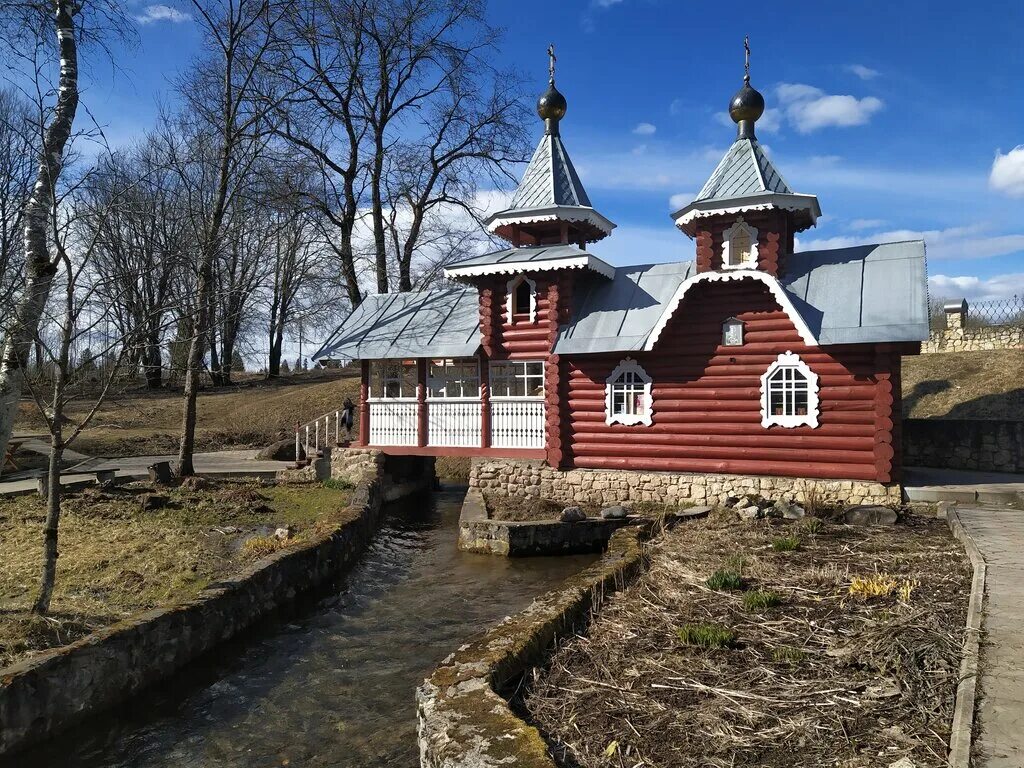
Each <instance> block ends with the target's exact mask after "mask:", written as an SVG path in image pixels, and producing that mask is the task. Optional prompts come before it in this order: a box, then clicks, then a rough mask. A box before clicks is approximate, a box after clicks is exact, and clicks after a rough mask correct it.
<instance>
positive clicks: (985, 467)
mask: <svg viewBox="0 0 1024 768" xmlns="http://www.w3.org/2000/svg"><path fill="white" fill-rule="evenodd" d="M903 463H904V464H906V465H907V466H914V467H939V468H943V469H974V470H980V471H983V472H1024V421H997V420H989V419H904V420H903Z"/></svg>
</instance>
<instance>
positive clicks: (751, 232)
mask: <svg viewBox="0 0 1024 768" xmlns="http://www.w3.org/2000/svg"><path fill="white" fill-rule="evenodd" d="M740 230H743V231H745V232H746V233H747V235H748V236H749V237H750V257H749V258H747V259H744V260H743V261H741V262H740V263H739V264H730V263H729V255H730V253H731V251H732V239H733V237H734V236H735V235H736V233H737V232H739V231H740ZM759 255H760V254H759V252H758V246H757V230H756V229H754V227H752V226H750V225H749V224H747V222H745V221H744V220H743V217H742V216H740V217H739V218H738V219H736V222H735V223H734V224H733V225H732V226H731V227H729V228H728V229H727V230H725V232H723V233H722V269H757V259H758V257H759Z"/></svg>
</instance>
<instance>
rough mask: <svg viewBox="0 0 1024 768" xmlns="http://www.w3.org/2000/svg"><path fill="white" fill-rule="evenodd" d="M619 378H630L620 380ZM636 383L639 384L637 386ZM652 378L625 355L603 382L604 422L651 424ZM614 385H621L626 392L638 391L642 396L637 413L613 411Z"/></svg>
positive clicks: (638, 364) (647, 425)
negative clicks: (641, 405)
mask: <svg viewBox="0 0 1024 768" xmlns="http://www.w3.org/2000/svg"><path fill="white" fill-rule="evenodd" d="M620 378H626V379H631V380H628V381H622V382H620V381H619V379H620ZM637 384H639V385H640V386H639V387H637ZM653 384H654V380H653V379H652V378H651V377H650V375H649V374H648V373H647V371H645V370H644V368H643V366H642V365H640V363H638V362H637V361H636V360H634V359H633V358H631V357H627V358H626V359H625V360H623V361H622V362H621V363H619V364H618V365H617V366H616V367H615V370H613V371H612V372H611V374H610V375H609V376H608V378H607V379H605V384H604V414H605V424H608V425H611V424H625V425H626V426H634V425H637V424H643V425H644V426H646V427H649V426H651V424H652V423H653V421H654V398H653V397H652V395H651V388H652V386H653ZM616 386H620V387H622V388H623V389H624V390H625V392H626V393H629V392H634V393H635V392H636V391H637V390H638V389H639V391H640V396H641V397H642V398H643V407H642V409H641V410H639V411H638V412H637V413H615V412H614V409H613V407H612V403H613V402H614V397H615V388H616Z"/></svg>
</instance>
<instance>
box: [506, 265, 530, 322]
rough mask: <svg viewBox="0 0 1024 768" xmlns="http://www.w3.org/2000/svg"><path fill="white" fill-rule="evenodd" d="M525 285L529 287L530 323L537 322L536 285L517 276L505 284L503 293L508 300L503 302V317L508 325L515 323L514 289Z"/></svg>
mask: <svg viewBox="0 0 1024 768" xmlns="http://www.w3.org/2000/svg"><path fill="white" fill-rule="evenodd" d="M523 283H526V284H527V285H529V286H530V323H531V325H532V324H533V323H536V322H537V283H536V282H535V281H533V280H531V279H530V278H528V277H526V276H524V275H517V276H516V277H513V278H512V279H511V280H509V281H508V282H507V283H506V284H505V291H506V292H507V296H508V298H507V299H506V301H505V317H506V319H507V320H508V324H509V325H512V324H513V323H514V322H515V319H514V318H515V308H516V289H518V288H519V286H520V285H522V284H523Z"/></svg>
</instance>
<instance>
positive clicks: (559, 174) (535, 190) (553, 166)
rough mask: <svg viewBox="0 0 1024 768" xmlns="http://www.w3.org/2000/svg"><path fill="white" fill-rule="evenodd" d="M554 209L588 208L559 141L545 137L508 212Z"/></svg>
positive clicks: (570, 163)
mask: <svg viewBox="0 0 1024 768" xmlns="http://www.w3.org/2000/svg"><path fill="white" fill-rule="evenodd" d="M556 205H572V206H586V207H591V206H590V198H589V197H587V191H586V190H585V189H584V188H583V182H581V181H580V177H579V174H577V173H576V169H575V168H574V167H573V164H572V160H570V159H569V153H568V152H566V150H565V145H564V144H562V139H561V137H559V136H551V135H549V134H545V135H544V136H542V137H541V140H540V143H539V144H538V145H537V149H536V151H534V153H533V158H532V159H531V160H530V164H529V165H528V166H527V167H526V172H525V173H524V174H523V180H522V181H521V182H519V188H518V189H517V190H516V193H515V195H514V196H513V197H512V203H511V204H510V205H509V210H520V209H524V208H548V207H551V206H556Z"/></svg>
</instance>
